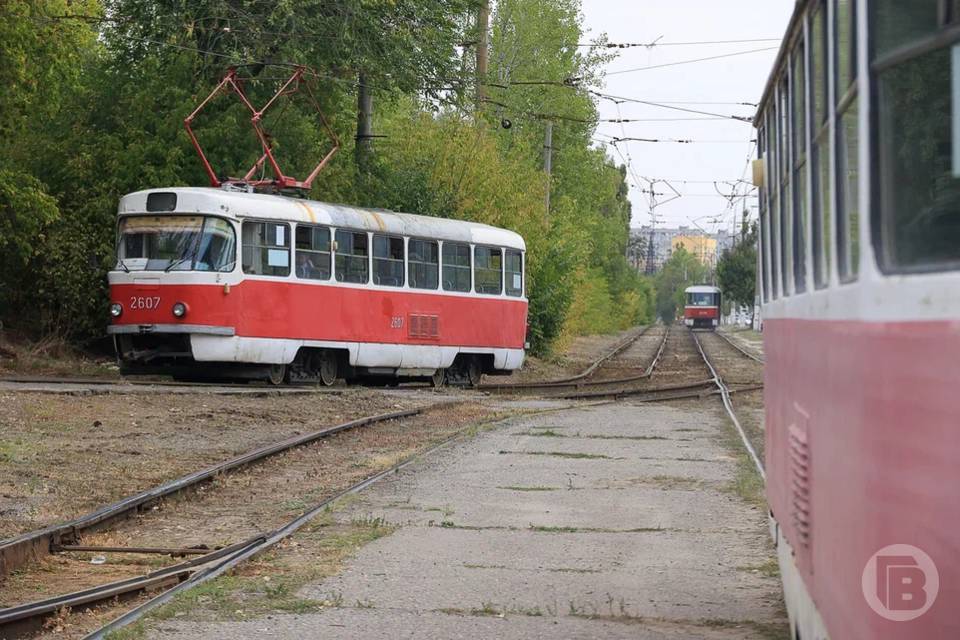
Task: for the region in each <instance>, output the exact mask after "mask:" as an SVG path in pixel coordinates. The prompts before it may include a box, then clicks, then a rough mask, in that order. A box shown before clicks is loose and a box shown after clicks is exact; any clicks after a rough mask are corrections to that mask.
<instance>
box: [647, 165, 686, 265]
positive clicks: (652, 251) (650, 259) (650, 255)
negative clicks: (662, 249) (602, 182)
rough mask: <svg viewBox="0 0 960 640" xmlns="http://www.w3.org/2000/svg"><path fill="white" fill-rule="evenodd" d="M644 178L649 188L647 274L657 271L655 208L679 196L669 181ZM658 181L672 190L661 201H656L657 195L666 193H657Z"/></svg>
mask: <svg viewBox="0 0 960 640" xmlns="http://www.w3.org/2000/svg"><path fill="white" fill-rule="evenodd" d="M645 180H646V181H647V184H648V185H649V188H648V189H646V192H647V194H648V195H649V196H650V239H649V240H648V241H647V266H646V269H645V271H646V273H647V274H648V275H653V274H654V273H656V271H657V264H656V262H655V259H656V252H657V247H656V228H657V213H656V210H657V207H659V206H661V205H664V204H667V203H668V202H673V201H674V200H676V199H677V198H679V197H680V192H679V191H677V190H676V189H675V188H674V187H673V185H672V184H670V183H669V182H667V181H666V180H651V179H649V178H645ZM660 182H662V183H663V184H665V185H667V187H669V188H670V190H671V191H673V195H672V196H671V197H669V198H667V199H666V200H663V201H662V202H659V201H657V196H662V195H667V194H665V193H657V184H658V183H660Z"/></svg>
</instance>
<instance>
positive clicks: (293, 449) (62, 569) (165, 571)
mask: <svg viewBox="0 0 960 640" xmlns="http://www.w3.org/2000/svg"><path fill="white" fill-rule="evenodd" d="M455 410H456V406H455V405H454V404H452V403H444V405H443V406H442V407H441V406H438V405H435V406H432V407H428V408H425V409H414V410H407V411H398V412H392V413H387V414H381V415H377V416H370V417H367V418H362V419H359V420H353V421H350V422H347V423H344V424H340V425H336V426H333V427H328V428H326V429H322V430H318V431H316V432H313V433H309V434H306V435H302V436H297V437H295V438H290V439H287V440H284V441H281V442H277V443H275V444H273V445H269V446H267V447H261V448H259V449H257V450H255V451H251V452H249V453H248V454H244V455H241V456H237V457H235V458H232V459H230V460H227V461H224V462H222V463H220V464H218V465H214V466H211V467H209V468H207V469H204V470H202V471H198V472H195V473H192V474H188V475H186V476H184V477H182V478H178V479H176V480H173V481H170V482H167V483H165V484H163V485H161V486H159V487H155V488H154V489H150V490H148V491H144V492H141V493H139V494H137V495H134V496H130V497H128V498H126V499H124V500H121V501H119V502H117V503H115V504H111V505H108V506H105V507H102V508H100V509H97V510H96V511H94V512H93V513H91V514H88V515H86V516H84V517H81V518H78V519H77V520H74V521H71V522H66V523H62V524H60V525H55V526H52V527H47V528H45V529H42V530H39V531H35V532H31V533H27V534H24V535H21V536H17V537H16V538H13V539H11V540H7V541H5V542H3V543H2V544H0V550H2V554H3V555H2V557H3V574H0V577H4V576H5V578H6V579H5V580H4V583H3V584H2V585H0V601H3V602H11V601H13V602H23V601H25V600H27V599H29V598H30V597H31V596H34V595H35V593H36V592H38V591H40V592H45V593H51V592H53V593H55V595H53V596H52V597H49V598H46V599H44V600H40V601H35V602H30V603H28V604H24V605H19V606H14V607H10V608H7V609H0V637H2V638H13V637H20V636H22V635H24V634H27V633H32V632H35V631H37V630H38V629H41V628H43V625H44V623H45V622H49V621H50V620H52V619H54V618H56V617H60V616H62V615H63V614H64V611H65V610H67V611H73V612H80V611H84V610H85V609H90V608H93V607H97V605H98V604H104V603H110V602H112V601H114V600H115V599H136V600H140V601H142V600H143V599H144V597H145V596H144V594H145V593H147V592H150V591H156V590H158V589H165V588H169V587H171V586H173V585H176V584H180V583H183V582H190V581H194V582H195V581H196V580H198V579H200V577H202V576H208V577H212V576H211V573H213V574H216V575H218V574H219V573H220V572H222V571H225V570H226V569H227V568H229V566H232V565H231V564H230V563H231V562H238V561H240V560H243V559H245V558H248V557H250V556H252V555H254V554H256V553H259V552H260V551H262V550H263V549H265V548H268V547H269V546H272V545H273V544H275V543H277V542H278V541H280V540H282V539H283V538H285V537H287V536H288V535H290V534H291V533H292V532H293V531H295V530H296V529H297V528H299V527H300V526H302V524H303V523H304V522H306V521H307V519H309V518H308V516H309V515H310V514H313V515H315V514H316V512H317V510H318V509H320V508H323V507H324V506H325V505H327V504H329V503H330V501H331V500H333V499H335V498H336V497H337V496H338V495H341V494H342V493H343V492H350V491H356V490H358V489H360V488H362V487H363V486H366V484H368V483H369V482H371V481H373V479H376V478H379V477H381V475H382V472H383V470H384V469H385V468H386V469H387V470H389V469H392V468H395V467H396V465H397V461H398V460H403V459H405V458H409V457H410V456H411V455H412V454H414V453H416V452H417V451H422V450H423V449H424V448H428V447H431V446H434V445H436V443H437V442H438V441H439V442H442V441H444V440H445V439H448V438H449V437H455V436H456V435H457V434H459V433H462V431H463V429H462V424H461V425H459V426H451V423H456V416H455V415H454V416H451V415H450V414H451V413H452V412H454V411H455ZM471 413H472V414H473V416H475V415H476V413H477V412H475V411H474V412H471ZM414 417H415V418H416V419H415V420H411V419H412V418H414ZM474 419H475V418H474ZM373 425H378V428H377V429H358V427H362V426H373ZM331 436H336V439H337V442H336V443H335V444H334V446H329V445H327V446H323V442H325V441H324V440H321V439H327V438H330V437H331ZM321 447H322V448H321ZM318 454H320V455H318ZM253 463H259V464H256V465H254V464H253ZM228 472H229V473H228ZM185 490H188V491H186V493H184V492H185ZM174 494H181V495H180V497H179V499H175V498H173V496H174ZM331 494H333V495H332V497H331ZM164 501H167V502H166V503H165V502H164ZM171 501H172V503H171ZM311 505H313V506H311ZM161 506H163V507H164V508H160V507H161ZM170 507H172V508H170ZM291 514H298V515H297V517H295V518H293V519H292V520H291V519H290V516H291ZM134 516H135V517H134ZM108 524H109V525H111V526H110V528H109V530H108V531H104V530H103V529H104V528H105V527H107V525H108ZM81 537H82V538H83V540H82V542H83V543H84V544H83V546H79V545H77V543H78V542H80V541H81ZM198 541H202V544H198ZM120 550H122V551H120ZM58 552H62V553H58ZM50 553H58V555H57V556H49V555H48V554H50ZM93 554H96V555H100V556H103V557H102V558H97V557H96V555H93ZM164 556H169V557H171V558H172V557H174V556H191V557H192V559H190V560H188V561H186V562H179V563H177V564H172V562H173V561H172V560H170V559H167V560H164V559H163V558H164ZM106 557H109V558H110V561H109V562H105V563H103V564H99V562H100V560H105V559H106ZM54 558H55V559H56V562H54ZM91 560H93V561H96V563H95V564H91ZM164 564H166V565H167V566H163V565H164ZM144 565H146V566H148V567H158V566H159V567H160V568H159V569H156V570H154V571H150V572H148V573H147V574H146V575H144V573H143V568H144ZM105 580H107V582H106V583H105ZM67 584H69V585H70V588H72V589H77V588H80V590H79V591H74V592H72V593H61V591H62V589H63V587H64V586H65V585H67ZM93 611H94V613H96V612H97V611H99V612H100V613H99V617H97V616H96V615H94V616H93V617H84V618H83V619H82V622H79V623H78V622H75V623H74V624H73V627H74V628H75V630H81V629H82V630H83V631H87V630H89V628H90V625H91V624H94V623H96V624H99V622H101V621H102V618H103V615H109V614H110V611H111V608H110V607H109V606H106V607H105V608H103V609H99V610H98V609H94V610H93Z"/></svg>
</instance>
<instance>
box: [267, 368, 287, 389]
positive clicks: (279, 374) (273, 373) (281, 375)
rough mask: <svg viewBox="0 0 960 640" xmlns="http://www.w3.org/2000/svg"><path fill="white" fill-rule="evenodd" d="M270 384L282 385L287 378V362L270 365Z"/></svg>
mask: <svg viewBox="0 0 960 640" xmlns="http://www.w3.org/2000/svg"><path fill="white" fill-rule="evenodd" d="M267 379H268V380H269V381H270V384H272V385H281V384H283V383H284V381H286V379H287V365H285V364H272V365H270V371H269V373H268V378H267Z"/></svg>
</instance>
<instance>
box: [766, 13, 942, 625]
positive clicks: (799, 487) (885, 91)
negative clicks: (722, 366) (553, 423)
mask: <svg viewBox="0 0 960 640" xmlns="http://www.w3.org/2000/svg"><path fill="white" fill-rule="evenodd" d="M756 126H757V128H758V131H759V147H760V161H758V163H757V168H756V169H757V170H756V171H755V177H756V178H757V183H758V186H760V193H761V196H762V198H761V200H762V202H761V251H760V274H761V277H760V284H761V297H762V303H763V315H764V343H765V351H766V374H765V376H766V381H765V402H766V453H765V456H766V473H767V497H768V501H769V505H770V513H771V530H772V533H773V534H774V537H775V539H776V542H777V548H778V555H779V560H780V567H781V571H782V575H783V582H784V590H785V595H786V601H787V605H788V609H789V613H790V624H791V630H792V633H793V638H794V639H801V638H802V640H814V639H819V638H833V639H834V640H885V639H894V638H897V639H907V638H909V639H917V640H919V639H921V638H922V639H923V640H932V639H940V638H942V639H947V638H950V639H953V638H960V615H958V612H957V610H958V605H960V534H958V530H960V424H958V416H960V395H958V393H957V384H958V381H960V322H958V318H960V5H958V3H956V2H952V1H950V2H947V1H941V0H911V1H909V2H904V1H901V0H870V1H867V0H857V1H854V0H804V1H799V2H797V4H796V9H795V14H794V16H793V19H792V21H791V25H790V28H789V31H788V33H787V37H786V39H785V41H784V44H783V46H782V48H781V51H780V54H779V59H778V62H777V65H776V67H775V69H774V72H773V75H772V77H771V79H770V82H769V84H768V86H767V89H766V92H765V94H764V98H763V100H762V103H761V105H760V109H759V112H758V116H757V119H756Z"/></svg>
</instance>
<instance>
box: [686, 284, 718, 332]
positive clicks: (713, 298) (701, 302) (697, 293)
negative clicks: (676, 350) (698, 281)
mask: <svg viewBox="0 0 960 640" xmlns="http://www.w3.org/2000/svg"><path fill="white" fill-rule="evenodd" d="M683 295H684V298H685V303H684V307H683V323H684V324H685V325H687V326H688V327H691V328H693V329H710V330H716V328H717V327H719V326H720V303H721V298H722V296H721V293H720V289H719V288H717V287H711V286H695V287H687V288H686V289H684V291H683Z"/></svg>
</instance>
